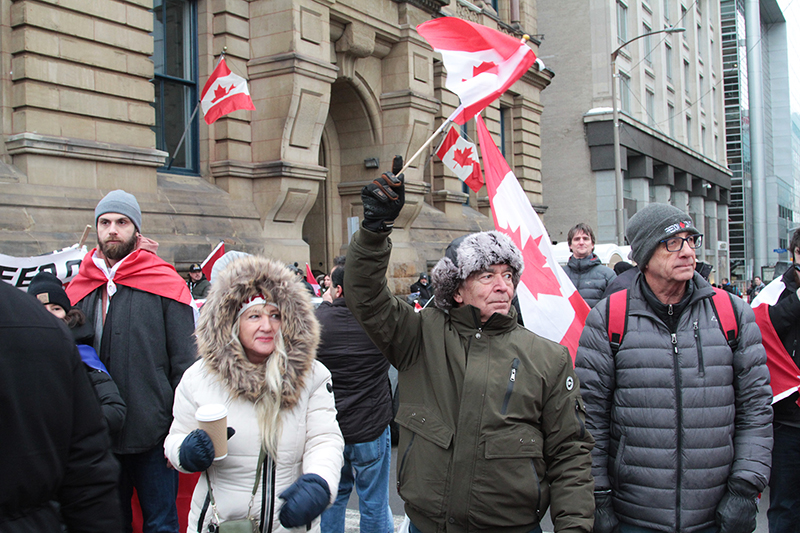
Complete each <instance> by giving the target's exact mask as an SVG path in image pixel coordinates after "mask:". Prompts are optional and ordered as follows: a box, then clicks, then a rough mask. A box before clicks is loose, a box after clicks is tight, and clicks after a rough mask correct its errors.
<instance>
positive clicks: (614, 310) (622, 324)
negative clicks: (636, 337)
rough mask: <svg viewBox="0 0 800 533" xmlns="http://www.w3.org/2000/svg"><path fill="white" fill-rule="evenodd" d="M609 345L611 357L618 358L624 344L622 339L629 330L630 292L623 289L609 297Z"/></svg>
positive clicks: (607, 321)
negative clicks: (620, 348)
mask: <svg viewBox="0 0 800 533" xmlns="http://www.w3.org/2000/svg"><path fill="white" fill-rule="evenodd" d="M606 323H607V324H608V343H609V344H610V345H611V355H613V356H616V355H617V352H618V351H619V347H620V345H621V344H622V337H624V336H625V331H627V329H628V291H627V289H622V290H621V291H617V292H615V293H613V294H612V295H611V296H609V297H608V316H607V317H606Z"/></svg>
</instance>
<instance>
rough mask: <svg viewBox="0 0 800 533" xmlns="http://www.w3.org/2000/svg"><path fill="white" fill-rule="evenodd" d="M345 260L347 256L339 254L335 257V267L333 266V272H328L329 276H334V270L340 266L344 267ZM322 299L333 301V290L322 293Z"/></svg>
mask: <svg viewBox="0 0 800 533" xmlns="http://www.w3.org/2000/svg"><path fill="white" fill-rule="evenodd" d="M344 262H345V256H343V255H337V256H336V257H334V258H333V267H331V272H330V274H328V275H329V276H331V277H333V273H334V271H335V270H336V269H337V268H339V267H343V266H344ZM322 301H324V302H328V303H331V302H333V293H332V292H331V291H327V292H325V293H323V294H322Z"/></svg>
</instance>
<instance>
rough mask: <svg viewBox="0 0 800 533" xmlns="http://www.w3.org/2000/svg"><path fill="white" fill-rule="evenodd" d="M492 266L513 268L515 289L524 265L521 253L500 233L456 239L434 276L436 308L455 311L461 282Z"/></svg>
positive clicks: (432, 277) (492, 232)
mask: <svg viewBox="0 0 800 533" xmlns="http://www.w3.org/2000/svg"><path fill="white" fill-rule="evenodd" d="M492 265H508V266H510V267H511V269H512V271H513V272H512V279H513V282H514V288H515V289H516V287H517V284H518V283H519V279H520V276H521V275H522V270H523V268H525V264H524V261H523V260H522V252H520V251H519V248H517V246H516V245H515V244H514V243H513V242H512V241H511V239H510V238H508V236H507V235H504V234H503V233H500V232H499V231H482V232H480V233H473V234H471V235H465V236H463V237H459V238H457V239H455V240H454V241H453V242H451V243H450V245H449V246H448V247H447V250H445V253H444V257H442V258H441V259H440V260H439V262H438V263H436V266H435V267H433V271H432V272H431V282H432V283H433V294H434V301H435V302H436V307H438V308H439V309H450V308H452V307H454V306H455V303H456V302H455V300H454V299H453V296H454V295H455V293H456V291H457V290H458V287H459V286H460V285H461V282H462V281H464V280H465V279H467V278H468V277H469V275H470V274H472V273H473V272H478V271H481V270H486V269H488V268H489V267H490V266H492Z"/></svg>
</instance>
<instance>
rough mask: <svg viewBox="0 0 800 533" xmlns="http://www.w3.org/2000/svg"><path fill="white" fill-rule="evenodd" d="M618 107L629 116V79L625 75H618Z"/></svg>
mask: <svg viewBox="0 0 800 533" xmlns="http://www.w3.org/2000/svg"><path fill="white" fill-rule="evenodd" d="M619 85H620V88H619V93H620V94H619V106H620V109H622V110H623V111H625V112H626V113H628V114H629V115H630V114H631V77H630V76H628V75H627V74H623V73H622V72H620V73H619Z"/></svg>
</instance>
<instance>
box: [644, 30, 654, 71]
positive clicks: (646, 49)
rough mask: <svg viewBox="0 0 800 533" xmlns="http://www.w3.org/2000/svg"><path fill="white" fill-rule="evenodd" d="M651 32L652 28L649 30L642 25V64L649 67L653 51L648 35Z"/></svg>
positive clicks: (651, 62)
mask: <svg viewBox="0 0 800 533" xmlns="http://www.w3.org/2000/svg"><path fill="white" fill-rule="evenodd" d="M652 31H653V30H652V28H650V26H648V25H647V23H644V24H642V35H644V37H643V38H642V44H643V45H644V62H645V63H647V64H648V65H650V66H652V65H653V57H652V55H651V52H652V51H653V41H652V36H651V35H650V33H651V32H652Z"/></svg>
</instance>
